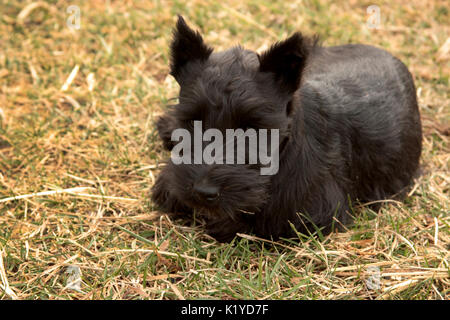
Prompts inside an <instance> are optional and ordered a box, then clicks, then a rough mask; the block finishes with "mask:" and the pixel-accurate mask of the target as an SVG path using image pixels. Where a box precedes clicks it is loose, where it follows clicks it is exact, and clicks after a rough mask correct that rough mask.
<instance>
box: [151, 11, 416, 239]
mask: <svg viewBox="0 0 450 320" xmlns="http://www.w3.org/2000/svg"><path fill="white" fill-rule="evenodd" d="M170 67H171V75H173V76H174V77H175V79H176V80H177V82H178V83H179V84H180V87H181V90H180V95H179V104H178V105H176V106H173V107H172V108H169V110H168V111H167V113H166V114H165V115H164V116H163V117H161V118H160V119H159V120H158V122H157V129H158V131H159V135H160V137H161V138H162V140H163V143H164V146H165V148H167V149H168V150H171V149H172V148H173V147H174V144H175V142H174V141H172V139H171V134H172V132H173V130H174V129H177V128H184V129H187V130H189V131H190V132H192V131H193V121H194V120H198V121H202V126H203V130H206V129H208V128H217V129H219V130H220V131H222V132H225V130H226V129H228V128H232V129H236V128H242V129H244V130H245V129H248V128H254V129H262V128H265V129H279V146H280V147H279V148H280V149H279V170H278V172H277V173H276V174H275V175H261V173H260V168H261V164H260V163H257V164H210V165H207V164H179V165H176V164H174V163H173V162H172V161H169V162H168V164H167V165H166V166H165V167H164V168H163V169H162V172H161V174H160V175H159V177H158V179H157V181H156V184H155V185H154V187H153V189H152V200H153V201H154V202H155V203H156V204H158V205H159V206H160V207H161V209H162V210H164V211H166V212H174V213H175V212H177V213H188V212H193V210H196V212H198V213H200V214H205V216H206V220H207V226H206V227H207V231H208V233H209V234H210V235H212V236H214V237H215V238H216V239H218V240H220V241H229V240H231V239H232V238H233V237H234V236H235V234H236V233H237V232H251V231H253V232H254V233H256V234H257V235H259V236H262V237H274V238H277V237H279V236H291V235H293V234H294V232H293V227H295V229H296V230H297V231H299V232H311V231H314V230H316V229H315V228H317V227H318V228H321V229H322V232H323V233H324V234H326V233H328V232H330V231H331V230H334V229H335V228H336V227H337V228H339V226H340V225H345V224H347V223H349V222H350V221H351V215H350V212H351V205H352V203H354V202H355V201H360V202H371V201H376V200H381V199H385V198H387V197H392V196H394V195H397V194H399V193H400V192H401V191H402V190H404V189H405V188H406V187H407V186H408V185H409V184H410V183H411V181H412V179H413V176H414V174H415V172H416V171H417V169H418V164H419V158H420V154H421V148H422V143H421V141H422V129H421V122H420V114H419V110H418V106H417V101H416V91H415V87H414V82H413V79H412V77H411V74H410V73H409V71H408V69H407V68H406V66H405V65H404V64H403V63H402V62H401V61H400V60H398V59H397V58H395V57H393V56H392V55H391V54H389V53H388V52H386V51H384V50H381V49H377V48H374V47H372V46H367V45H361V44H351V45H343V46H336V47H322V46H320V45H318V44H317V41H316V40H315V39H309V38H306V37H304V36H302V35H301V34H300V33H295V34H294V35H292V36H291V37H290V38H288V39H286V40H284V41H282V42H278V43H275V44H274V45H273V46H272V47H271V48H270V49H269V50H267V51H266V52H264V53H263V54H262V55H258V54H257V53H255V52H253V51H249V50H245V49H243V48H241V47H235V48H232V49H229V50H227V51H223V52H213V49H211V48H210V47H208V46H207V45H205V43H204V42H203V39H202V37H201V36H200V34H199V33H198V32H195V31H193V30H192V29H190V28H189V27H188V26H187V24H186V23H185V21H184V20H183V18H182V17H181V16H180V17H179V18H178V22H177V25H176V29H175V31H174V39H173V42H172V45H171V66H170Z"/></svg>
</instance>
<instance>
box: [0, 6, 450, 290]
mask: <svg viewBox="0 0 450 320" xmlns="http://www.w3.org/2000/svg"><path fill="white" fill-rule="evenodd" d="M30 3H31V2H29V1H8V0H4V1H2V2H1V3H0V199H1V200H0V252H1V254H0V298H3V299H16V298H18V299H118V298H121V299H140V298H143V299H182V298H187V299H189V298H223V299H235V298H256V299H449V297H450V291H449V290H450V272H449V271H450V268H449V249H450V232H449V224H450V220H449V214H448V213H449V198H448V194H449V183H450V174H449V162H450V152H449V131H450V127H449V120H450V110H449V109H450V94H449V89H448V88H449V74H450V65H449V64H450V52H449V50H450V48H449V47H450V45H449V42H450V40H449V36H450V27H449V25H448V21H449V20H450V17H449V15H450V14H449V11H450V9H449V6H448V2H447V1H445V0H442V1H419V0H408V1H398V2H397V1H396V2H394V3H393V2H391V1H382V2H379V3H378V5H379V6H380V9H381V28H380V29H379V30H370V29H367V27H366V26H365V21H366V19H367V15H366V11H365V10H366V8H367V6H368V5H370V4H371V2H366V1H362V2H358V1H341V2H340V3H336V2H335V1H325V0H304V1H279V2H275V3H273V2H272V1H269V0H264V1H259V0H258V1H256V0H252V1H247V2H245V3H244V2H243V1H229V2H223V1H221V2H215V1H208V0H194V1H189V4H183V3H182V2H179V1H152V2H150V1H139V2H136V3H134V4H133V3H132V2H131V1H73V2H72V3H70V4H74V5H77V6H79V7H80V9H81V29H80V30H72V29H70V28H68V27H67V25H66V20H67V19H68V18H69V14H68V13H67V12H66V8H67V6H68V5H69V4H68V3H67V2H65V1H48V2H45V3H44V2H38V3H37V5H32V6H31V7H30V6H29V4H30ZM177 13H182V14H184V15H185V17H186V18H187V19H188V20H189V22H190V23H192V24H194V25H196V26H197V27H199V28H201V29H202V31H203V33H204V34H205V38H206V39H207V40H208V41H209V42H210V43H211V44H212V45H214V46H215V47H216V48H226V47H229V46H231V45H234V44H236V43H238V42H240V43H242V44H244V45H245V46H246V47H248V48H250V49H254V50H261V49H263V48H264V47H267V46H268V45H270V43H271V42H272V41H274V40H277V39H281V38H282V37H284V36H287V35H288V34H290V33H292V32H293V31H295V30H301V31H303V32H305V33H318V34H320V35H322V38H323V39H324V44H326V45H332V44H340V43H346V42H363V43H370V44H374V45H377V46H380V47H384V48H386V49H388V50H389V51H391V52H392V53H394V54H395V55H397V56H399V57H400V58H401V59H402V60H403V61H405V63H406V64H407V65H408V66H409V67H410V69H411V71H412V72H413V74H414V76H415V81H416V85H417V88H418V94H419V101H420V109H421V113H422V116H423V126H424V133H425V135H424V150H423V157H422V164H423V175H422V176H421V177H420V178H419V179H418V180H417V181H416V184H415V186H414V188H413V190H412V191H411V193H410V195H409V197H408V198H407V199H406V200H405V201H404V202H403V203H399V202H395V201H390V202H387V203H386V204H385V205H383V208H382V209H381V211H380V212H372V211H370V210H369V209H366V208H362V209H361V210H360V211H361V213H360V215H359V216H358V218H357V221H356V223H355V225H354V226H352V227H350V228H349V230H348V232H345V233H340V234H333V235H331V236H328V237H326V238H324V239H321V240H322V241H318V239H319V240H320V237H319V238H317V237H303V236H299V238H298V239H289V240H284V241H280V242H271V241H268V240H263V239H257V238H254V237H253V236H251V235H240V236H239V237H237V238H236V240H235V241H234V242H233V243H232V244H219V243H217V242H215V241H214V240H213V239H211V238H209V237H208V236H206V235H205V234H204V233H203V232H202V230H201V228H199V223H200V222H198V221H196V222H190V221H183V220H180V221H179V220H176V221H172V220H171V219H170V218H169V217H167V216H161V217H159V216H158V214H156V212H155V211H154V208H153V207H152V204H151V203H150V202H149V200H148V190H149V188H150V186H151V185H152V183H153V182H154V177H155V175H156V174H157V173H158V163H159V162H160V160H161V159H163V158H164V157H166V156H167V154H165V153H164V152H163V151H162V148H161V144H160V142H159V141H158V139H157V137H156V135H155V131H154V127H153V120H154V119H155V117H156V116H157V115H158V114H160V113H161V112H162V110H163V109H164V107H165V105H166V103H167V102H168V100H169V99H171V98H173V97H176V94H177V85H176V84H175V83H174V81H173V79H172V78H170V77H168V76H167V74H168V60H167V59H168V42H169V40H170V36H171V31H170V30H171V28H172V26H173V25H174V21H175V15H176V14H177ZM68 266H78V267H79V268H80V270H81V279H82V283H81V286H80V287H79V289H76V290H74V289H70V288H71V286H68V282H69V274H68V273H67V272H66V271H67V268H68ZM374 267H376V268H375V269H374ZM378 271H379V274H378V276H379V277H380V283H379V286H378V287H371V286H370V285H368V281H367V280H371V281H372V282H373V279H374V278H373V277H372V278H370V275H371V274H372V272H375V274H376V273H377V272H378Z"/></svg>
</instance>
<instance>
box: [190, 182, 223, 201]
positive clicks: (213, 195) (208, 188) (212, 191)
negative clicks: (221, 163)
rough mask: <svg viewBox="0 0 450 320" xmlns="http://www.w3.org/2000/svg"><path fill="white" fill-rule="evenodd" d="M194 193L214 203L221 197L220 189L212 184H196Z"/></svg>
mask: <svg viewBox="0 0 450 320" xmlns="http://www.w3.org/2000/svg"><path fill="white" fill-rule="evenodd" d="M194 192H195V193H197V194H198V195H199V196H200V197H202V198H203V199H204V200H207V201H213V200H216V199H217V198H218V197H219V188H218V187H216V186H213V185H210V184H205V183H195V184H194Z"/></svg>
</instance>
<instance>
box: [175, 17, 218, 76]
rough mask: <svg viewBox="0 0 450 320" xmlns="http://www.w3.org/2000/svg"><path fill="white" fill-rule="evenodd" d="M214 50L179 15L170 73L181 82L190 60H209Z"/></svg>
mask: <svg viewBox="0 0 450 320" xmlns="http://www.w3.org/2000/svg"><path fill="white" fill-rule="evenodd" d="M212 51H213V49H211V48H210V47H208V46H207V45H205V43H204V42H203V38H202V36H201V35H200V33H198V32H195V31H194V30H192V29H191V28H189V26H188V25H187V24H186V22H185V21H184V19H183V17H182V16H181V15H178V21H177V25H176V27H175V30H174V32H173V40H172V44H171V46H170V55H171V61H170V74H171V75H172V76H174V77H175V79H176V80H177V81H178V82H180V76H181V73H182V71H183V68H184V67H185V66H186V64H187V63H188V62H191V61H195V60H200V61H204V60H207V59H208V57H209V55H210V54H211V53H212Z"/></svg>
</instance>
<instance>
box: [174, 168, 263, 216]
mask: <svg viewBox="0 0 450 320" xmlns="http://www.w3.org/2000/svg"><path fill="white" fill-rule="evenodd" d="M165 171H166V172H167V173H169V172H170V174H171V175H172V177H171V179H169V181H170V182H171V188H170V189H171V192H172V193H173V196H174V197H175V198H177V199H178V200H179V201H180V202H181V203H183V204H184V205H186V206H188V207H190V208H192V209H193V210H195V211H196V213H198V214H199V215H202V216H205V217H207V218H224V217H229V218H231V219H232V220H235V219H236V218H237V216H238V215H252V214H257V213H258V212H259V211H260V210H261V209H262V208H263V206H264V204H265V203H266V201H267V198H268V186H269V183H270V177H269V176H262V175H260V174H259V169H254V168H253V169H250V168H249V167H248V166H245V165H212V166H205V165H174V164H169V165H168V166H167V167H166V168H165ZM199 177H201V178H202V179H207V180H208V181H209V183H211V184H213V185H214V186H217V187H218V188H219V195H218V197H217V199H215V200H214V201H206V200H204V199H201V197H199V196H197V195H196V194H195V192H194V191H193V188H192V187H193V184H194V183H195V181H196V179H198V178H199Z"/></svg>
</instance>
